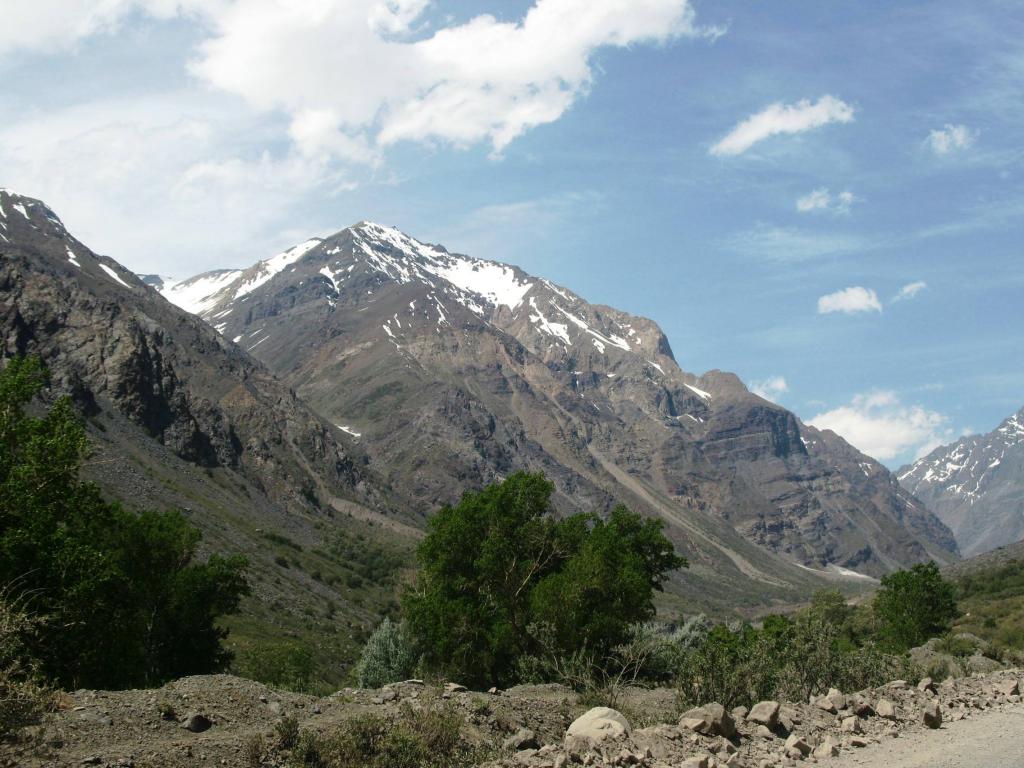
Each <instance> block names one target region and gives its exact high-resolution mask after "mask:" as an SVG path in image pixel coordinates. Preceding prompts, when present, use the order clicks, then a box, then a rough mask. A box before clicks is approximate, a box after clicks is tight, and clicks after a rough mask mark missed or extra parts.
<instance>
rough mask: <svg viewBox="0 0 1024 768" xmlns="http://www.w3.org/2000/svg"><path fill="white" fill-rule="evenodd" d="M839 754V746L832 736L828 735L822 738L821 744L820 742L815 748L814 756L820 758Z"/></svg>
mask: <svg viewBox="0 0 1024 768" xmlns="http://www.w3.org/2000/svg"><path fill="white" fill-rule="evenodd" d="M838 754H839V747H838V746H836V743H835V742H834V741H832V737H831V736H826V737H825V738H824V739H822V742H821V744H819V745H818V746H817V747H816V748H815V750H814V756H815V757H816V758H818V759H819V760H820V759H821V758H823V757H835V756H836V755H838Z"/></svg>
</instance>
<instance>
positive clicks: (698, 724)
mask: <svg viewBox="0 0 1024 768" xmlns="http://www.w3.org/2000/svg"><path fill="white" fill-rule="evenodd" d="M679 727H680V728H689V729H690V730H691V731H696V732H697V733H701V734H704V735H705V736H725V737H730V736H733V735H734V734H735V733H736V723H735V722H733V719H732V716H731V715H730V714H729V713H728V712H726V711H725V707H723V706H722V705H721V704H715V703H712V704H705V705H704V706H703V707H695V708H694V709H691V710H690V711H688V712H686V713H685V714H683V716H682V717H681V718H679Z"/></svg>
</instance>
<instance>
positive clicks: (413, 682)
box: [402, 677, 424, 686]
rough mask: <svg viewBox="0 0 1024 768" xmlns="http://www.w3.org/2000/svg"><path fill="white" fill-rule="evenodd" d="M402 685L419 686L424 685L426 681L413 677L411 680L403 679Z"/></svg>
mask: <svg viewBox="0 0 1024 768" xmlns="http://www.w3.org/2000/svg"><path fill="white" fill-rule="evenodd" d="M402 685H418V686H422V685H424V682H423V681H422V680H420V679H419V678H418V677H413V678H410V679H409V680H403V681H402Z"/></svg>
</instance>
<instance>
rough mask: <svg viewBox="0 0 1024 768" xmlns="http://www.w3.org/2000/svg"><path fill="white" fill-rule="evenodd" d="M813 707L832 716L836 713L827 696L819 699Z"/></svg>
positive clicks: (834, 706)
mask: <svg viewBox="0 0 1024 768" xmlns="http://www.w3.org/2000/svg"><path fill="white" fill-rule="evenodd" d="M814 706H816V707H817V708H818V709H823V710H825V711H826V712H828V713H829V714H830V715H834V714H835V713H836V712H837V711H838V710H836V705H835V704H833V703H832V699H830V698H829V697H828V696H821V697H819V698H818V699H817V700H816V701H815V702H814Z"/></svg>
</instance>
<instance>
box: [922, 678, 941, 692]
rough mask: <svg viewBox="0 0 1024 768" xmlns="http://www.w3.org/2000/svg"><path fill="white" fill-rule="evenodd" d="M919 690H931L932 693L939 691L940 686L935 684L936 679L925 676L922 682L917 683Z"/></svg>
mask: <svg viewBox="0 0 1024 768" xmlns="http://www.w3.org/2000/svg"><path fill="white" fill-rule="evenodd" d="M917 690H919V691H931V692H932V693H937V692H938V690H939V687H938V686H937V685H935V681H934V680H932V679H931V678H930V677H925V678H923V679H922V680H921V682H919V683H918V684H917Z"/></svg>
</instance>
